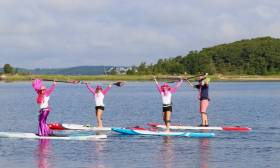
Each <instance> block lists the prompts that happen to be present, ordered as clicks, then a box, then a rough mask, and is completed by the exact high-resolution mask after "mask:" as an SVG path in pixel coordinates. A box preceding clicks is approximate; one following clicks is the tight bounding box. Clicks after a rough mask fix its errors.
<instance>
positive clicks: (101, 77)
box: [0, 75, 280, 82]
mask: <svg viewBox="0 0 280 168" xmlns="http://www.w3.org/2000/svg"><path fill="white" fill-rule="evenodd" d="M159 77H161V78H164V77H167V76H163V75H161V76H159ZM184 77H190V76H184ZM209 77H210V78H211V80H212V81H280V75H269V76H258V75H242V76H240V75H212V76H209ZM35 78H39V79H49V80H64V81H71V80H79V81H149V80H153V75H106V76H105V75H95V76H87V75H81V76H66V75H2V76H1V75H0V79H2V80H3V81H7V82H13V81H30V80H32V79H35Z"/></svg>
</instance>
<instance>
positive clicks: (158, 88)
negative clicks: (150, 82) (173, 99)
mask: <svg viewBox="0 0 280 168" xmlns="http://www.w3.org/2000/svg"><path fill="white" fill-rule="evenodd" d="M154 81H155V83H156V86H157V90H158V91H159V93H160V92H161V90H160V86H159V84H158V81H157V79H156V77H155V76H154Z"/></svg>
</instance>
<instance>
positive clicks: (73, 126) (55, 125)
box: [48, 123, 112, 131]
mask: <svg viewBox="0 0 280 168" xmlns="http://www.w3.org/2000/svg"><path fill="white" fill-rule="evenodd" d="M48 126H49V128H50V129H52V130H57V131H59V130H88V131H111V130H112V128H111V127H94V126H91V125H88V124H87V125H82V124H66V123H50V124H48Z"/></svg>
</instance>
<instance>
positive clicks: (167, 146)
mask: <svg viewBox="0 0 280 168" xmlns="http://www.w3.org/2000/svg"><path fill="white" fill-rule="evenodd" d="M162 148H163V149H162V162H163V167H164V168H172V167H173V163H174V161H173V159H174V151H173V150H174V149H173V143H172V137H171V136H164V137H163V145H162Z"/></svg>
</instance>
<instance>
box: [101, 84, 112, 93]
mask: <svg viewBox="0 0 280 168" xmlns="http://www.w3.org/2000/svg"><path fill="white" fill-rule="evenodd" d="M111 87H112V84H111V83H110V84H109V85H108V86H107V87H106V88H105V89H104V90H103V91H102V93H103V94H104V95H106V94H107V92H108V91H109V90H110V89H111Z"/></svg>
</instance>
